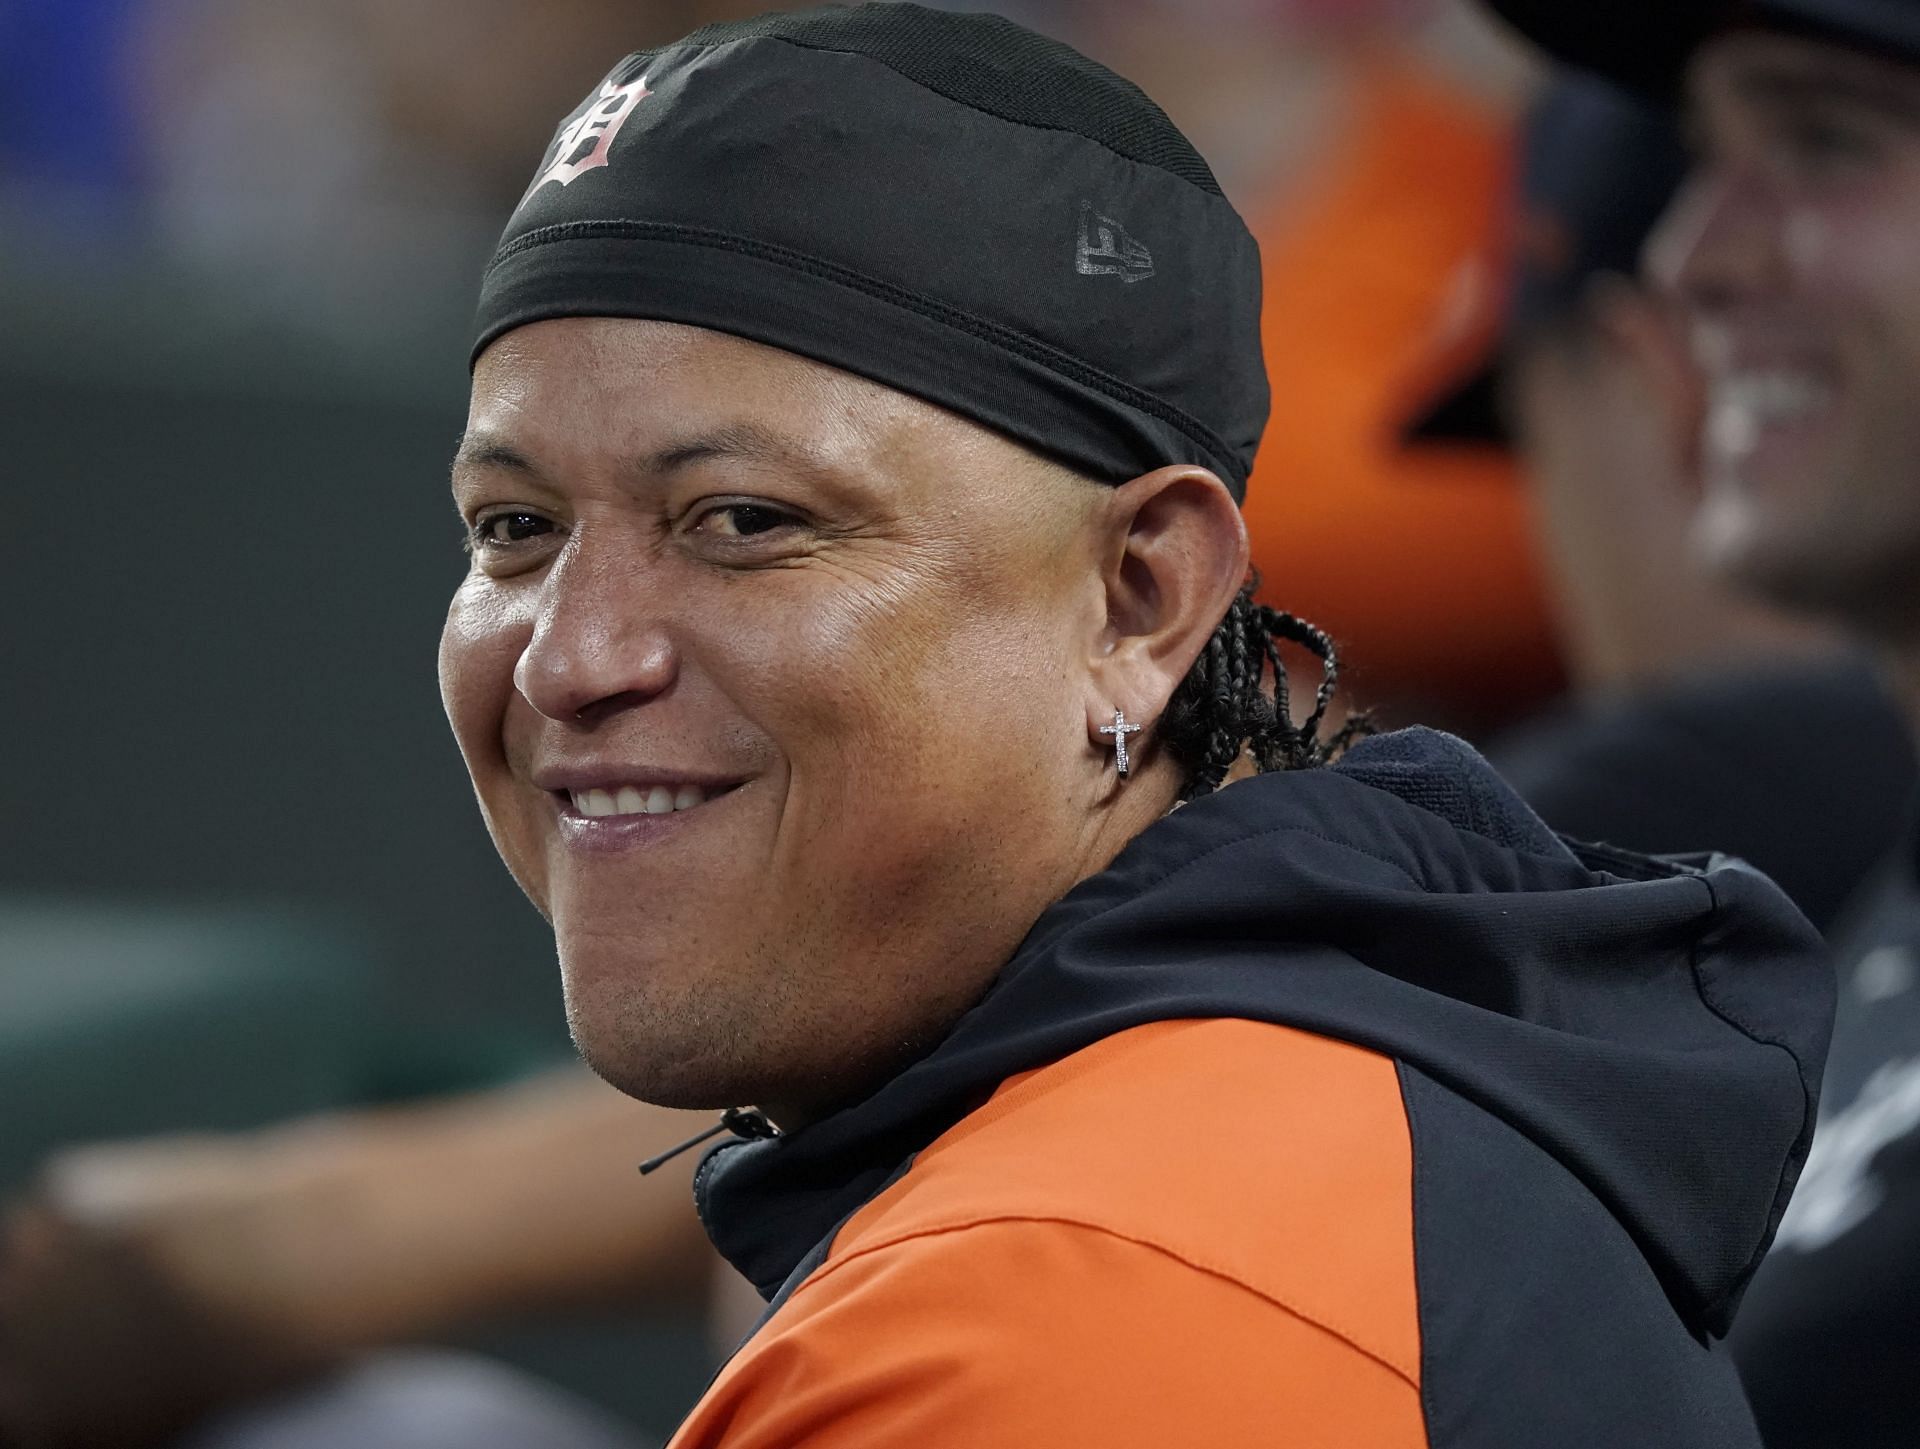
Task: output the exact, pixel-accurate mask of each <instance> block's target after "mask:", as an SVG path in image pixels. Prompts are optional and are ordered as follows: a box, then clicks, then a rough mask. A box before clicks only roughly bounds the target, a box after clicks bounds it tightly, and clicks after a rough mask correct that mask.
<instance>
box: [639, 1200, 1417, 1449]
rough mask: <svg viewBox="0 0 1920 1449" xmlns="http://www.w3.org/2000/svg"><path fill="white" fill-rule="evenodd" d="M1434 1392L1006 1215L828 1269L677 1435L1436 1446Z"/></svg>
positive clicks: (1262, 1305)
mask: <svg viewBox="0 0 1920 1449" xmlns="http://www.w3.org/2000/svg"><path fill="white" fill-rule="evenodd" d="M1426 1442H1427V1440H1426V1433H1425V1429H1424V1427H1423V1424H1422V1419H1421V1412H1420V1396H1419V1393H1418V1391H1417V1390H1416V1389H1415V1388H1414V1387H1413V1385H1411V1384H1410V1383H1408V1382H1407V1381H1406V1379H1405V1378H1403V1377H1402V1376H1401V1375H1400V1374H1398V1373H1396V1372H1395V1371H1393V1370H1391V1369H1389V1368H1387V1367H1385V1366H1384V1365H1382V1364H1380V1363H1379V1362H1377V1361H1376V1360H1374V1359H1371V1358H1369V1357H1367V1356H1366V1355H1364V1354H1362V1353H1358V1352H1356V1351H1355V1350H1354V1349H1353V1348H1352V1346H1351V1345H1349V1344H1347V1343H1345V1342H1344V1341H1342V1340H1340V1339H1338V1338H1335V1337H1333V1336H1332V1335H1330V1334H1328V1333H1327V1332H1325V1331H1324V1330H1322V1329H1320V1328H1318V1327H1316V1326H1314V1325H1312V1324H1309V1323H1307V1322H1305V1321H1304V1320H1302V1319H1299V1318H1296V1317H1294V1316H1292V1315H1291V1314H1289V1313H1287V1312H1286V1311H1285V1310H1284V1309H1282V1308H1279V1307H1277V1306H1275V1305H1274V1304H1272V1303H1270V1302H1268V1301H1266V1300H1264V1299H1262V1298H1259V1297H1256V1296H1255V1295H1253V1294H1251V1293H1248V1292H1246V1291H1245V1290H1244V1289H1241V1288H1239V1287H1237V1286H1236V1285H1234V1284H1232V1283H1230V1282H1228V1281H1226V1280H1223V1279H1220V1278H1217V1277H1214V1276H1212V1275H1210V1274H1207V1273H1204V1272H1198V1271H1196V1270H1195V1269H1193V1268H1192V1267H1190V1266H1189V1265H1187V1264H1184V1263H1181V1262H1180V1261H1178V1260H1177V1259H1174V1258H1170V1257H1168V1256H1166V1255H1164V1254H1162V1253H1159V1252H1157V1251H1155V1250H1153V1249H1151V1248H1145V1247H1142V1246H1140V1245H1139V1244H1136V1243H1130V1242H1127V1241H1126V1240H1125V1239H1121V1238H1115V1237H1112V1236H1109V1235H1107V1234H1104V1233H1100V1232H1096V1231H1094V1230H1092V1229H1088V1228H1083V1227H1079V1226H1077V1225H1071V1224H1058V1223H1050V1222H1040V1223H1035V1222H1001V1223H987V1224H981V1225H979V1226H976V1227H971V1228H963V1229H957V1230H955V1231H953V1232H949V1233H936V1234H932V1235H930V1236H927V1237H923V1238H916V1239H913V1240H911V1241H910V1242H908V1243H904V1244H902V1243H896V1244H893V1245H890V1246H888V1247H886V1248H881V1249H878V1250H876V1251H873V1252H869V1253H862V1254H858V1255H855V1256H853V1257H852V1258H850V1259H848V1260H846V1261H845V1262H843V1263H841V1264H840V1265H838V1266H836V1267H833V1268H830V1269H828V1270H825V1271H824V1273H823V1275H822V1276H821V1278H820V1281H819V1282H818V1283H817V1284H812V1285H810V1286H808V1287H807V1288H804V1289H802V1290H801V1291H800V1292H799V1293H797V1294H795V1296H794V1298H793V1300H792V1302H791V1303H790V1304H789V1306H788V1309H787V1311H785V1312H783V1313H782V1314H781V1316H780V1318H779V1320H778V1321H777V1324H776V1325H770V1326H769V1327H768V1328H766V1329H763V1330H762V1331H761V1335H760V1338H758V1339H756V1340H755V1342H754V1343H753V1344H752V1345H750V1346H749V1348H748V1349H747V1351H746V1353H745V1354H744V1355H743V1356H742V1357H741V1358H740V1359H738V1360H736V1361H735V1363H733V1364H732V1365H730V1366H729V1367H728V1369H727V1370H726V1371H725V1372H724V1373H723V1374H722V1375H721V1377H720V1379H719V1381H718V1382H717V1383H716V1384H715V1385H714V1387H713V1389H712V1390H711V1391H709V1393H708V1395H707V1397H706V1399H705V1400H704V1401H703V1402H702V1403H701V1405H700V1407H699V1408H698V1409H696V1410H695V1411H694V1415H693V1417H692V1418H691V1419H690V1420H689V1421H688V1422H687V1424H686V1425H685V1426H683V1427H682V1429H681V1431H680V1433H679V1435H678V1436H676V1437H675V1439H674V1440H673V1445H672V1449H718V1446H722V1445H724V1446H726V1449H789V1446H800V1445H804V1446H807V1449H879V1446H883V1445H885V1446H896V1449H907V1446H911V1449H981V1446H987V1445H994V1446H998V1445H1035V1446H1041V1445H1044V1446H1048V1449H1077V1446H1083V1445H1084V1446H1086V1449H1135V1446H1137V1449H1167V1446H1168V1445H1180V1444H1195V1445H1257V1444H1300V1445H1314V1446H1316V1449H1333V1446H1348V1445H1350V1446H1353V1449H1424V1446H1425V1445H1426Z"/></svg>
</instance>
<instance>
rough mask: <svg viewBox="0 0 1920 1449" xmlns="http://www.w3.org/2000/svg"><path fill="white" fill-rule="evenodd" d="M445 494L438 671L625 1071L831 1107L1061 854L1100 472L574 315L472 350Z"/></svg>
mask: <svg viewBox="0 0 1920 1449" xmlns="http://www.w3.org/2000/svg"><path fill="white" fill-rule="evenodd" d="M453 491H454V496H455V500H456V502H457V504H458V506H459V508H460V511H461V514H462V516H463V518H464V519H465V520H466V521H467V524H468V528H469V532H470V537H471V547H472V551H473V561H472V567H471V569H470V571H469V573H468V576H467V578H466V580H465V582H464V583H462V585H461V586H460V589H459V591H458V592H457V593H456V595H455V596H454V600H453V605H452V608H451V610H450V611H449V614H448V617H447V624H446V631H445V634H444V636H443V638H442V642H441V650H440V678H441V690H442V695H443V697H444V699H445V702H446V707H447V713H448V716H449V718H450V719H451V721H452V723H453V728H454V733H455V735H456V736H457V737H458V740H459V743H460V748H461V751H462V753H463V754H464V755H465V757H466V761H467V767H468V769H469V771H470V772H471V774H472V776H473V781H474V785H475V789H476V791H477V793H478V795H479V798H480V804H481V808H482V811H483V813H484V814H485V816H486V819H487V824H488V828H489V829H490V830H491V831H492V834H493V837H494V840H495V842H496V844H497V845H498V846H499V848H500V852H501V854H502V856H504V857H505V859H506V862H507V864H508V866H509V867H510V868H511V870H512V871H513V873H514V875H515V877H516V878H517V879H518V880H519V882H520V884H521V886H522V887H523V888H524V889H525V890H526V891H527V893H528V895H529V896H531V897H532V898H533V900H534V902H535V904H536V905H538V906H539V907H540V909H541V910H542V911H543V912H544V913H545V914H546V915H547V917H548V918H549V919H550V920H551V921H552V923H553V927H554V932H555V935H556V937H557V940H558V945H559V955H560V964H561V972H562V979H563V982H564V985H565V990H566V1000H567V1011H568V1020H569V1022H570V1024H571V1026H572V1029H573V1033H574V1038H575V1041H576V1042H577V1044H578V1045H579V1047H580V1049H581V1051H582V1052H583V1054H584V1055H585V1056H586V1058H587V1060H588V1061H589V1063H590V1064H591V1065H592V1066H593V1067H594V1068H595V1069H596V1070H597V1071H599V1072H600V1074H601V1075H602V1076H604V1077H606V1078H607V1079H608V1080H609V1081H611V1082H613V1083H614V1084H615V1085H616V1086H619V1087H620V1088H622V1089H623V1090H625V1091H628V1092H630V1093H631V1094H633V1095H635V1096H639V1097H643V1098H646V1099H648V1100H653V1101H658V1102H663V1103H669V1104H675V1105H683V1106H719V1105H727V1104H734V1103H741V1102H758V1103H762V1104H766V1105H769V1106H773V1107H776V1108H778V1107H780V1106H781V1105H782V1104H787V1107H786V1109H787V1110H789V1111H790V1112H793V1113H795V1114H796V1115H804V1114H805V1113H806V1112H808V1111H811V1110H812V1109H813V1108H814V1107H815V1106H817V1105H820V1104H825V1103H831V1102H832V1101H834V1100H835V1099H837V1098H838V1097H840V1096H843V1095H845V1094H846V1093H848V1092H851V1091H857V1090H859V1089H860V1088H861V1087H863V1086H865V1085H868V1084H870V1083H872V1082H873V1081H875V1080H878V1079H880V1078H882V1077H883V1076H884V1075H885V1074H886V1073H887V1072H889V1071H890V1070H892V1069H894V1068H895V1067H897V1065H898V1064H899V1061H900V1060H901V1059H902V1058H903V1057H905V1056H907V1055H910V1054H912V1053H914V1052H916V1051H918V1050H921V1049H924V1047H925V1046H926V1045H927V1043H928V1038H929V1037H930V1036H931V1035H932V1034H935V1033H937V1032H938V1031H940V1030H941V1029H942V1028H944V1026H945V1025H946V1024H947V1023H948V1022H950V1020H951V1019H952V1017H953V1016H954V1015H955V1014H957V1012H958V1011H959V1010H961V1009H962V1008H963V1007H964V1006H965V1005H966V1004H968V1003H969V1002H970V1001H971V1000H973V999H974V998H975V997H977V995H978V994H979V992H980V991H981V989H982V988H983V987H984V986H985V984H986V982H987V981H988V980H989V979H990V978H991V975H992V973H993V972H994V971H995V970H996V969H997V968H998V967H999V965H1000V964H1001V963H1002V962H1004V961H1005V960H1006V958H1007V957H1008V956H1009V955H1010V954H1011V952H1012V950H1013V948H1014V947H1015V946H1016V945H1017V944H1018V942H1019V940H1020V938H1021V936H1022V935H1023V934H1024V933H1025V931H1026V929H1027V927H1028V926H1029V925H1030V924H1031V923H1032V921H1033V920H1034V918H1035V917H1036V916H1037V915H1038V914H1039V913H1040V911H1041V910H1043V909H1044V908H1045V906H1046V905H1047V904H1048V903H1049V902H1050V901H1052V900H1054V899H1056V898H1057V897H1058V896H1059V895H1060V894H1062V893H1063V892H1064V891H1065V890H1066V889H1068V888H1069V887H1070V886H1071V885H1072V884H1073V883H1074V881H1075V880H1076V879H1078V878H1079V875H1080V874H1082V873H1083V861H1082V857H1083V856H1084V855H1085V847H1086V844H1087V841H1086V833H1087V831H1088V829H1089V826H1088V822H1089V820H1090V819H1091V817H1092V815H1093V814H1094V812H1093V810H1092V808H1091V803H1092V797H1093V794H1094V792H1095V791H1096V790H1097V789H1098V787H1099V774H1098V770H1097V761H1096V762H1094V765H1093V766H1091V767H1090V766H1089V763H1088V757H1089V753H1090V752H1089V749H1088V744H1087V729H1086V706H1085V702H1084V694H1083V692H1082V690H1081V689H1080V688H1079V687H1078V686H1077V684H1076V680H1077V679H1078V678H1079V677H1080V675H1081V674H1084V652H1085V645H1084V640H1085V638H1086V637H1089V636H1090V635H1091V634H1093V633H1095V632H1097V629H1098V618H1099V614H1098V611H1099V607H1100V601H1101V595H1100V590H1099V586H1098V585H1099V577H1098V561H1097V559H1096V557H1095V554H1096V552H1097V544H1096V543H1095V542H1094V537H1095V534H1096V532H1097V530H1096V529H1094V528H1093V527H1092V526H1091V520H1092V519H1093V518H1094V517H1095V516H1096V514H1097V511H1098V510H1099V509H1101V508H1102V507H1104V506H1105V499H1106V498H1107V497H1108V493H1107V490H1105V489H1103V488H1099V487H1097V486H1095V485H1091V484H1087V483H1083V482H1081V481H1079V480H1077V479H1073V478H1071V477H1068V476H1065V475H1063V474H1062V473H1061V472H1060V471H1059V470H1057V469H1054V468H1052V467H1050V466H1049V465H1046V464H1044V463H1041V462H1040V461H1039V460H1037V459H1035V458H1033V457H1031V456H1030V455H1028V454H1026V453H1025V452H1023V451H1022V450H1020V449H1019V448H1017V447H1015V446H1013V445H1012V444H1009V443H1007V442H1005V441H1004V440H1002V439H1000V438H998V437H997V436H995V435H993V434H991V433H989V432H988V431H986V430H984V429H982V428H979V427H976V426H974V425H973V424H971V423H968V422H966V421H964V420H961V419H958V418H956V417H954V416H952V415H950V414H948V413H946V412H944V411H942V410H940V409H938V408H935V407H933V406H931V405H928V404H926V403H922V402H919V401H918V400H916V399H913V398H910V397H907V396H905V395H903V394H900V393H897V392H894V391H891V390H889V389H887V388H883V387H880V386H878V385H875V384H872V383H868V382H866V381H864V380H861V379H858V378H855V377H851V376H849V375H847V374H845V373H842V372H839V371H836V370H834V369H831V368H827V367H823V366H820V365H818V364H815V363H812V362H809V361H806V360H804V359H801V358H797V357H794V356H792V355H789V354H786V353H783V352H778V351H775V350H773V349H771V348H766V347H761V346H758V345H756V344H753V343H749V342H744V341H741V340H739V339H736V338H731V337H727V336H723V335H721V334H717V333H712V332H707V331H704V330H701V329H697V328H691V327H682V326H676V325H672V324H667V323H659V322H644V321H629V320H617V319H605V318H583V319H567V320H560V321H548V322H541V323H537V324H534V325H532V326H528V327H524V328H521V329H519V330H517V331H514V332H512V333H509V334H508V335H507V336H506V337H504V338H502V339H501V340H500V341H499V342H496V343H495V344H494V345H493V346H492V347H490V348H489V349H488V350H487V352H486V353H485V354H484V355H483V356H482V357H481V359H480V362H479V365H478V367H477V369H476V370H475V374H474V384H473V399H472V408H471V412H470V414H469V418H468V424H467V433H466V437H465V439H464V440H463V442H462V445H461V449H460V453H459V457H458V458H457V460H456V462H455V466H454V473H453ZM1076 640H1079V641H1082V642H1081V643H1080V644H1079V645H1078V647H1076V642H1075V641H1076ZM1077 661H1078V662H1077ZM1077 670H1078V671H1079V672H1078V673H1077V672H1076V671H1077Z"/></svg>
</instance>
